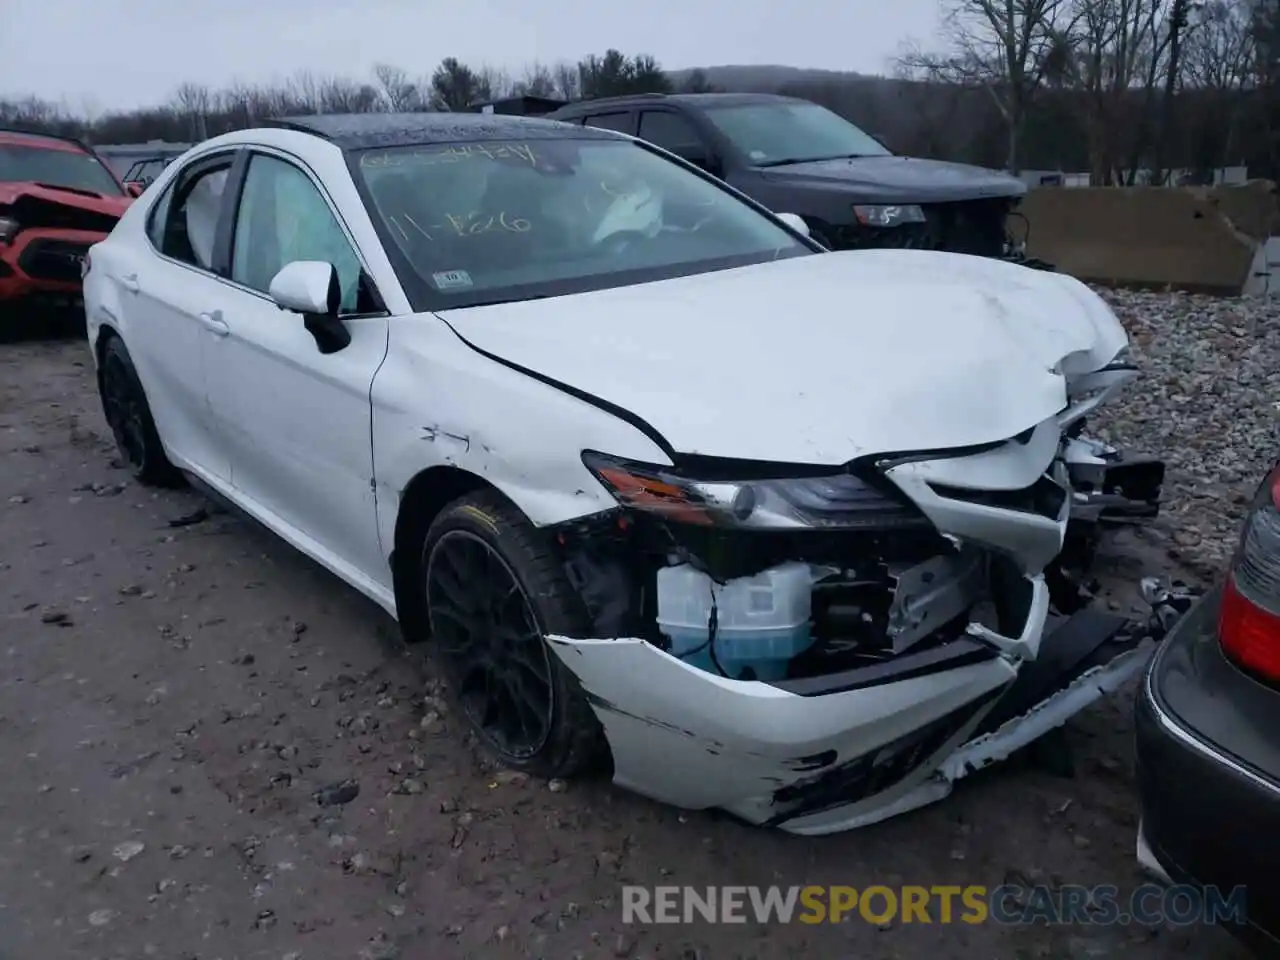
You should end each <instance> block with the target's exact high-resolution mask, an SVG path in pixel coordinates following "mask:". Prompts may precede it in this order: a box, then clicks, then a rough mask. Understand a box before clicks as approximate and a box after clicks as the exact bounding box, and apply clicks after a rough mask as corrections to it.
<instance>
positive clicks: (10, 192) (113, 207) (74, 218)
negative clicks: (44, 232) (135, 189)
mask: <svg viewBox="0 0 1280 960" xmlns="http://www.w3.org/2000/svg"><path fill="white" fill-rule="evenodd" d="M132 202H133V198H132V197H107V196H102V195H100V194H90V193H79V192H76V191H72V190H60V189H58V188H57V187H47V186H42V185H41V184H38V183H22V182H19V183H14V182H0V207H8V208H10V210H12V212H13V215H14V216H15V217H16V218H17V219H18V222H19V223H21V224H22V225H23V226H28V227H36V226H49V227H66V228H68V229H75V230H95V231H99V232H101V233H109V232H110V231H111V228H112V227H114V226H115V224H116V221H118V220H119V219H120V218H121V217H122V216H124V212H125V211H126V210H128V209H129V204H131V203H132Z"/></svg>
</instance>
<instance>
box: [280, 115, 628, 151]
mask: <svg viewBox="0 0 1280 960" xmlns="http://www.w3.org/2000/svg"><path fill="white" fill-rule="evenodd" d="M268 122H269V124H270V125H271V126H275V127H283V128H285V129H288V130H298V131H301V132H303V133H310V134H314V135H315V136H317V137H322V138H323V139H325V140H328V141H330V142H331V143H333V144H334V145H336V146H338V147H340V148H341V149H343V150H365V149H368V148H370V147H399V146H406V147H407V146H421V145H425V144H432V143H466V142H472V143H474V142H482V141H488V140H584V139H589V140H619V139H623V140H625V139H627V138H626V137H623V136H621V135H620V134H617V133H614V132H613V131H610V130H597V129H596V128H594V127H592V128H584V127H578V126H573V125H571V124H567V123H558V122H556V121H554V120H544V119H542V118H541V117H514V116H502V115H496V114H490V113H352V114H335V113H330V114H318V115H316V116H304V117H282V118H279V119H275V120H271V121H268Z"/></svg>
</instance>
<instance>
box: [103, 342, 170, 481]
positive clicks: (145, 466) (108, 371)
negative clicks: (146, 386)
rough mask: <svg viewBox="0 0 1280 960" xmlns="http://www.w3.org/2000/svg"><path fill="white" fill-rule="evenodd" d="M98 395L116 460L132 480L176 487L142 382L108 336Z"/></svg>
mask: <svg viewBox="0 0 1280 960" xmlns="http://www.w3.org/2000/svg"><path fill="white" fill-rule="evenodd" d="M98 395H99V397H100V399H101V400H102V413H103V416H105V417H106V420H107V425H108V426H109V427H110V428H111V434H112V436H113V437H114V438H115V441H116V448H117V449H118V450H119V451H120V458H121V459H122V460H123V461H124V463H125V465H126V466H127V467H128V468H129V472H130V473H132V474H133V477H134V479H135V480H137V481H138V482H139V483H144V484H147V485H148V486H153V487H174V486H177V485H179V484H180V483H181V480H182V475H181V474H180V473H179V472H178V470H177V469H176V468H175V467H174V465H173V464H172V463H170V462H169V458H168V457H167V456H165V452H164V444H163V443H161V442H160V434H159V432H158V431H157V430H156V424H155V421H154V420H153V419H152V418H151V407H150V406H149V405H148V403H147V395H146V393H145V392H144V391H143V389H142V381H141V380H140V379H139V378H138V371H137V369H136V368H135V367H134V365H133V358H131V357H130V356H129V350H128V348H127V347H125V345H124V341H123V340H121V339H120V338H119V337H115V336H113V337H111V338H110V339H109V340H108V341H107V343H106V345H105V346H104V347H103V350H102V359H101V361H100V363H99V366H98Z"/></svg>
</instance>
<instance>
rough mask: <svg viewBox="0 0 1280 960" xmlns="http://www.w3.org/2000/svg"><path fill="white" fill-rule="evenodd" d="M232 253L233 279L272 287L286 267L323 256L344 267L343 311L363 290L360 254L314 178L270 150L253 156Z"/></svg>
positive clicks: (340, 271)
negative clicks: (298, 261) (281, 270)
mask: <svg viewBox="0 0 1280 960" xmlns="http://www.w3.org/2000/svg"><path fill="white" fill-rule="evenodd" d="M232 242H233V244H234V245H233V247H232V255H231V279H232V280H234V281H235V282H236V283H240V284H243V285H244V286H246V287H249V288H250V289H251V290H258V291H260V292H262V293H267V292H268V291H269V289H270V287H271V281H272V280H273V279H274V278H275V275H276V274H277V273H279V272H280V268H281V267H283V266H284V265H285V264H288V263H292V262H293V261H294V260H322V261H324V262H326V263H331V264H333V265H334V267H336V268H337V270H338V280H339V281H340V283H341V285H342V306H341V312H342V313H353V312H355V311H356V309H357V303H358V301H359V296H360V274H361V267H360V259H359V257H357V256H356V253H355V251H354V250H353V249H352V248H351V243H350V241H348V240H347V235H346V234H345V233H343V232H342V228H341V227H340V226H339V225H338V221H337V220H336V219H335V218H334V215H333V211H332V210H331V209H330V208H329V204H328V202H327V201H326V200H325V198H324V197H323V196H322V195H321V193H320V191H319V190H318V189H317V188H316V185H315V184H314V183H313V182H312V181H311V178H310V177H308V176H307V175H306V174H305V173H303V172H302V171H301V170H300V169H298V168H297V167H295V166H294V165H293V164H292V163H288V162H287V161H285V160H281V159H279V158H277V157H272V156H268V155H266V154H261V153H259V154H254V156H253V159H251V160H250V161H249V172H248V174H247V175H246V177H245V182H244V192H243V194H241V197H240V209H239V211H237V214H236V229H235V236H234V239H233V241H232Z"/></svg>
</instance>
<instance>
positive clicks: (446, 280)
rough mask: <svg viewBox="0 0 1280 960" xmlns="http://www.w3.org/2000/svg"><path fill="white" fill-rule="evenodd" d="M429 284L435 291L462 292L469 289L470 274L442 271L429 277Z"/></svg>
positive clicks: (461, 271)
mask: <svg viewBox="0 0 1280 960" xmlns="http://www.w3.org/2000/svg"><path fill="white" fill-rule="evenodd" d="M431 282H432V283H434V284H435V285H436V289H437V290H462V289H464V288H466V287H470V286H472V285H473V284H472V283H471V274H469V273H467V271H465V270H442V271H440V272H439V273H433V274H432V275H431Z"/></svg>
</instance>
